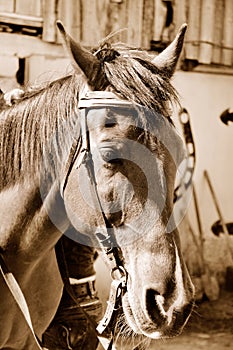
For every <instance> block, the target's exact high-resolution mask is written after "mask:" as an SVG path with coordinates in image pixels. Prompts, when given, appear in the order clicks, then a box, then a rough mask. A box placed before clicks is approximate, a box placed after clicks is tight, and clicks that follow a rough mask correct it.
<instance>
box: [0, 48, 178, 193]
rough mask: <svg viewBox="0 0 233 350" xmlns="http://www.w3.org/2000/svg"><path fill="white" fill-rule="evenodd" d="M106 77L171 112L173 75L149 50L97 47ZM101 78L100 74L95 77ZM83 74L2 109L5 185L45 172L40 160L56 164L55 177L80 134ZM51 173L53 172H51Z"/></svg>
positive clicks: (0, 155) (0, 160) (131, 96)
mask: <svg viewBox="0 0 233 350" xmlns="http://www.w3.org/2000/svg"><path fill="white" fill-rule="evenodd" d="M93 53H94V54H95V55H96V56H97V58H98V59H99V60H100V62H101V67H102V70H103V72H104V77H105V81H102V83H99V85H98V90H105V89H106V87H109V86H110V87H111V88H112V89H113V90H115V91H116V92H117V93H118V94H119V95H120V96H122V98H124V99H128V100H130V101H132V102H134V103H135V102H136V103H138V104H140V105H142V106H145V107H147V108H148V109H152V110H154V111H155V112H156V113H160V114H162V115H165V116H166V117H168V116H169V112H170V111H169V108H168V102H174V101H175V102H176V101H177V94H176V91H175V89H174V88H173V87H172V85H171V83H170V81H169V79H168V77H166V75H164V74H163V72H161V71H160V70H159V69H158V68H157V67H156V66H155V65H154V64H153V63H151V61H150V59H149V56H148V55H147V54H146V53H144V52H139V51H135V50H128V49H126V48H124V47H123V48H122V47H119V48H118V49H117V48H116V47H115V46H111V45H110V44H108V43H104V44H102V45H101V46H100V47H99V48H97V49H93ZM95 80H96V81H98V76H97V77H95ZM83 83H84V79H83V78H82V76H81V75H80V74H77V72H75V73H74V74H72V75H69V76H66V77H63V78H61V79H58V80H56V81H54V82H52V83H50V84H47V85H46V86H43V87H41V88H36V89H34V90H31V91H28V92H26V93H25V95H24V96H23V97H22V98H21V99H20V100H19V101H17V102H16V103H15V104H14V105H13V106H11V107H8V108H4V109H3V110H2V112H1V113H0V123H1V128H0V178H1V180H0V181H1V182H0V187H1V188H3V187H5V186H7V185H8V184H9V183H12V182H16V181H17V180H18V179H22V180H23V179H25V176H27V175H28V176H29V177H31V176H34V177H35V174H37V175H38V174H40V172H41V160H43V161H44V165H45V169H46V167H47V168H49V166H51V165H52V166H53V168H54V173H53V176H56V174H59V169H60V165H63V168H64V160H67V158H68V156H69V153H70V149H71V147H72V144H73V143H74V141H75V140H77V138H78V137H79V126H78V125H79V124H78V123H79V120H78V119H79V118H78V116H77V110H78V94H79V91H80V88H81V86H82V84H83ZM50 175H51V174H50Z"/></svg>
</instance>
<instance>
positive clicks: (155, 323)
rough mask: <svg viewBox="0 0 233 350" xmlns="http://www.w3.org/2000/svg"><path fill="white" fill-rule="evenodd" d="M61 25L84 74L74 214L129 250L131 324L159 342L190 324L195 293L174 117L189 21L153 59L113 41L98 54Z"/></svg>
mask: <svg viewBox="0 0 233 350" xmlns="http://www.w3.org/2000/svg"><path fill="white" fill-rule="evenodd" d="M58 27H59V29H60V32H61V34H62V36H63V38H64V42H65V46H66V48H67V49H68V52H69V54H70V56H71V58H72V61H73V64H74V67H75V69H76V70H77V72H80V71H81V72H82V74H83V76H84V84H83V87H82V90H81V91H80V93H79V96H78V99H79V104H78V109H77V110H76V111H75V113H77V115H78V118H79V119H80V125H79V128H80V138H79V142H78V143H77V145H76V151H75V152H74V153H75V154H74V157H73V158H72V160H71V161H70V164H68V165H69V172H68V174H66V176H65V181H62V183H63V186H62V192H63V193H62V195H63V198H64V203H65V207H66V211H67V215H68V217H69V219H70V221H71V223H72V225H73V226H74V227H75V228H76V229H77V230H78V231H79V232H81V233H83V234H84V235H87V236H88V237H91V238H93V240H92V241H93V243H92V244H93V245H95V244H96V245H97V243H96V236H97V235H98V234H101V233H102V234H103V235H104V234H105V232H106V230H107V231H108V234H109V233H110V237H111V239H112V243H113V245H114V247H116V248H117V249H118V251H120V254H121V257H122V264H123V267H124V269H125V271H126V275H127V286H126V290H125V293H124V295H123V298H122V304H123V311H124V318H125V322H126V324H127V325H128V326H129V327H130V328H131V329H132V330H133V331H134V332H135V333H136V334H142V335H145V336H147V337H149V338H153V339H157V338H161V337H170V336H174V335H176V334H179V333H180V332H181V330H182V329H183V327H184V325H185V323H186V322H187V319H188V317H189V315H190V313H191V310H192V305H193V296H194V289H193V285H192V282H191V280H190V277H189V274H188V271H187V269H186V266H185V263H184V261H183V259H182V254H181V248H180V242H179V234H178V231H177V228H176V226H175V224H174V222H173V219H172V212H173V194H174V183H175V177H176V172H177V168H178V166H179V164H180V163H181V161H182V157H183V156H184V154H183V146H182V142H181V139H180V138H179V136H178V135H177V133H176V130H175V128H174V126H173V123H172V121H171V118H170V107H169V105H170V102H171V101H172V100H176V93H175V90H174V88H173V87H172V85H171V84H170V78H171V77H172V75H173V73H174V70H175V67H176V64H177V61H178V59H179V56H180V53H181V50H182V45H183V39H184V35H185V31H186V25H183V26H182V27H181V29H180V31H179V33H178V35H177V36H176V38H175V39H174V41H173V42H172V43H171V44H170V45H169V46H168V47H167V48H166V49H165V50H164V51H163V52H162V53H161V54H159V55H158V56H156V57H155V58H154V59H152V60H151V59H149V58H148V57H147V58H144V56H143V54H142V53H141V52H136V53H135V52H131V51H130V50H126V49H124V48H122V50H120V49H119V50H117V49H116V48H115V47H112V46H111V45H110V44H108V43H104V44H103V45H102V46H101V47H100V48H98V49H96V50H95V51H93V52H89V51H87V50H85V49H84V48H82V47H81V46H80V45H79V44H78V43H77V42H75V41H74V40H73V39H72V38H71V37H70V36H69V35H68V34H67V33H66V31H65V29H64V28H63V26H62V24H61V23H59V24H58ZM90 164H91V165H90ZM64 182H65V185H64Z"/></svg>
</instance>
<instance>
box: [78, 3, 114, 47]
mask: <svg viewBox="0 0 233 350" xmlns="http://www.w3.org/2000/svg"><path fill="white" fill-rule="evenodd" d="M107 4H108V1H107V0H81V9H82V12H81V21H82V27H81V41H82V42H83V44H84V45H86V46H96V45H97V44H98V42H99V41H100V40H101V39H102V38H103V37H105V36H106V23H107V21H108V18H107V11H106V8H107Z"/></svg>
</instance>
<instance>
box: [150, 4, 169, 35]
mask: <svg viewBox="0 0 233 350" xmlns="http://www.w3.org/2000/svg"><path fill="white" fill-rule="evenodd" d="M166 13H167V12H166V7H165V6H164V4H163V3H162V1H161V0H154V28H153V38H152V39H153V40H154V41H160V40H162V32H163V29H164V25H165V18H166Z"/></svg>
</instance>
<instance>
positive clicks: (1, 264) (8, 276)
mask: <svg viewBox="0 0 233 350" xmlns="http://www.w3.org/2000/svg"><path fill="white" fill-rule="evenodd" d="M0 271H1V275H2V277H3V279H4V281H5V283H6V285H7V287H8V288H9V290H10V292H11V295H12V296H13V298H14V300H15V302H16V304H17V305H18V307H19V308H20V310H21V312H22V314H23V316H24V318H25V320H26V322H27V325H28V326H29V328H30V330H31V334H32V337H33V338H34V341H35V344H36V346H37V348H38V349H39V350H42V347H41V346H40V341H39V339H38V338H37V336H36V334H35V332H34V329H33V325H32V321H31V316H30V312H29V309H28V305H27V302H26V300H25V297H24V295H23V292H22V290H21V288H20V286H19V284H18V282H17V281H16V279H15V277H14V275H13V273H12V272H10V271H9V270H8V268H7V266H6V264H5V261H4V258H3V256H2V254H1V253H0Z"/></svg>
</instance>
